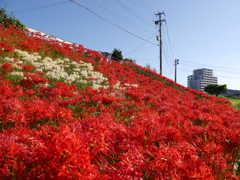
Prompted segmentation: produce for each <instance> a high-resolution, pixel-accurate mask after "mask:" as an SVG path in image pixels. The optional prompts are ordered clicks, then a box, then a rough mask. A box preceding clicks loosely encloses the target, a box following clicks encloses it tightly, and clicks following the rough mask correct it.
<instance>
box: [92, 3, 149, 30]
mask: <svg viewBox="0 0 240 180" xmlns="http://www.w3.org/2000/svg"><path fill="white" fill-rule="evenodd" d="M91 1H92V2H93V3H94V4H96V5H98V6H99V7H100V8H102V9H104V10H105V11H107V12H108V13H110V14H111V15H113V16H115V17H117V18H118V19H120V20H122V21H124V22H126V23H128V24H130V25H131V26H133V27H136V28H138V29H142V30H143V31H144V32H146V33H149V34H152V32H150V31H149V30H147V29H146V28H144V27H142V26H139V25H138V24H136V23H135V22H133V21H131V20H130V19H129V18H126V17H124V16H122V15H121V14H119V13H118V12H116V11H114V10H113V9H111V8H110V7H109V6H108V5H107V4H103V2H102V1H96V0H91Z"/></svg>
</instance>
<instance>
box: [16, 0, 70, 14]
mask: <svg viewBox="0 0 240 180" xmlns="http://www.w3.org/2000/svg"><path fill="white" fill-rule="evenodd" d="M65 3H69V1H62V2H58V3H52V4H47V5H44V6H38V7H33V8H28V9H22V10H16V11H14V13H19V12H26V11H36V10H40V9H45V8H50V7H54V6H58V5H61V4H65Z"/></svg>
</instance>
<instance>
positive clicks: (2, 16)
mask: <svg viewBox="0 0 240 180" xmlns="http://www.w3.org/2000/svg"><path fill="white" fill-rule="evenodd" d="M6 7H7V5H5V7H4V8H1V9H0V24H2V25H4V26H5V27H7V28H9V24H10V25H13V26H15V27H22V29H24V28H25V26H24V25H23V24H22V23H21V22H20V21H19V20H18V19H16V17H15V16H14V15H13V14H12V13H11V14H10V15H8V14H7V11H6Z"/></svg>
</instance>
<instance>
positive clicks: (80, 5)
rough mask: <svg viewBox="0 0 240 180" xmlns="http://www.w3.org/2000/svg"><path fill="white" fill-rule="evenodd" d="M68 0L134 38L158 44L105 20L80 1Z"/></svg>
mask: <svg viewBox="0 0 240 180" xmlns="http://www.w3.org/2000/svg"><path fill="white" fill-rule="evenodd" d="M70 1H71V2H72V3H74V4H76V5H77V6H79V7H81V8H84V9H86V10H87V11H89V12H90V13H92V14H94V15H95V16H97V17H98V18H100V19H102V20H104V21H106V22H107V23H109V24H111V25H113V26H115V27H117V28H119V29H121V30H122V31H124V32H126V33H128V34H130V35H132V36H134V37H136V38H138V39H141V40H143V41H146V42H148V43H151V44H154V45H158V44H155V43H153V42H151V41H148V40H146V39H144V38H142V37H140V36H138V35H136V34H133V33H131V32H129V31H128V30H126V29H124V28H122V27H121V26H119V25H117V24H115V23H112V22H110V21H109V20H107V19H106V18H103V17H102V16H100V15H98V14H97V13H95V12H94V11H92V10H90V9H89V8H87V7H85V6H83V5H82V4H80V3H78V2H76V1H74V0H70Z"/></svg>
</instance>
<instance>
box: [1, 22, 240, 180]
mask: <svg viewBox="0 0 240 180" xmlns="http://www.w3.org/2000/svg"><path fill="white" fill-rule="evenodd" d="M146 73H147V74H146ZM239 150H240V111H237V110H234V108H233V107H232V106H231V104H230V102H228V101H226V100H224V99H222V98H217V97H213V96H208V95H207V94H205V93H201V92H198V91H195V90H191V89H189V88H186V87H183V86H181V85H179V84H176V83H174V82H173V81H171V80H169V79H167V78H166V77H163V76H161V75H159V74H157V73H155V72H152V71H150V70H148V69H146V68H143V67H140V66H138V65H136V64H134V63H129V62H124V61H123V63H119V62H117V61H113V60H108V59H107V58H105V57H103V56H102V55H101V54H100V53H98V52H96V51H93V50H90V49H86V48H84V47H83V46H82V45H77V44H67V43H64V42H58V41H57V40H56V39H54V37H45V36H44V37H42V36H41V34H40V33H31V32H29V31H28V30H25V31H22V30H19V29H17V28H14V27H11V28H4V27H3V26H0V179H19V180H20V179H24V180H27V179H57V180H59V179H60V180H61V179H62V180H63V179H64V180H65V179H84V180H88V179H89V180H92V179H96V180H111V179H112V180H118V179H119V180H125V179H129V180H166V179H169V180H181V179H183V180H197V179H199V180H200V179H201V180H214V179H217V180H225V179H226V180H230V179H232V180H237V179H239V176H240V151H239Z"/></svg>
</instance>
